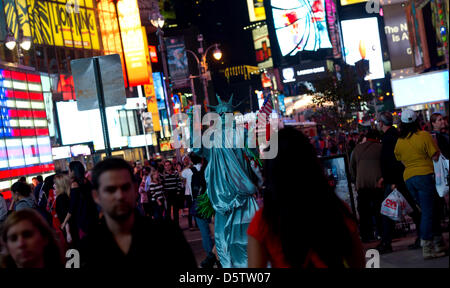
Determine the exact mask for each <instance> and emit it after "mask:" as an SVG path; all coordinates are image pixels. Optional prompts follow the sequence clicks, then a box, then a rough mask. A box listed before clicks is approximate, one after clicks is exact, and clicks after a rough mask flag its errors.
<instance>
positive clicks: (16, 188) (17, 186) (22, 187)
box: [11, 182, 32, 197]
mask: <svg viewBox="0 0 450 288" xmlns="http://www.w3.org/2000/svg"><path fill="white" fill-rule="evenodd" d="M11 191H12V192H13V193H18V194H19V195H20V196H22V197H28V196H30V194H31V192H32V191H31V187H30V185H28V184H25V183H23V182H16V183H14V184H13V185H12V186H11Z"/></svg>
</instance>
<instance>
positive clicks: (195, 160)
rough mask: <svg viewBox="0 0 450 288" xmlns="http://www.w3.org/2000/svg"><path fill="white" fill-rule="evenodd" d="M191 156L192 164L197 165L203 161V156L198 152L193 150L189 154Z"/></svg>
mask: <svg viewBox="0 0 450 288" xmlns="http://www.w3.org/2000/svg"><path fill="white" fill-rule="evenodd" d="M189 158H190V159H191V162H192V164H194V165H197V164H199V163H202V157H200V156H198V155H197V154H195V153H193V152H191V153H190V154H189Z"/></svg>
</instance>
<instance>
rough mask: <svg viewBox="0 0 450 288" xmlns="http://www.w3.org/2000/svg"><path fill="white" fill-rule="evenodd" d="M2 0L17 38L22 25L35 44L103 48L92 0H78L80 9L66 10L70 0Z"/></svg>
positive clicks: (9, 23)
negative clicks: (75, 10) (76, 10)
mask: <svg viewBox="0 0 450 288" xmlns="http://www.w3.org/2000/svg"><path fill="white" fill-rule="evenodd" d="M3 2H4V11H5V15H6V22H7V24H8V27H10V28H11V30H12V32H13V34H14V37H15V38H16V39H19V29H22V31H23V35H24V36H29V37H33V42H34V43H36V44H45V45H56V46H65V47H74V48H85V49H95V50H99V49H100V43H99V37H98V29H97V24H96V20H95V13H94V9H93V0H79V1H78V4H79V5H78V13H72V12H73V11H70V10H69V11H67V9H66V2H67V0H59V1H39V0H4V1H3ZM69 12H70V13H69Z"/></svg>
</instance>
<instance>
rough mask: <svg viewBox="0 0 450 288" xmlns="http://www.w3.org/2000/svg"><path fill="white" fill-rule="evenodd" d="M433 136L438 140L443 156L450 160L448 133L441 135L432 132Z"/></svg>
mask: <svg viewBox="0 0 450 288" xmlns="http://www.w3.org/2000/svg"><path fill="white" fill-rule="evenodd" d="M431 135H432V136H433V138H434V139H435V140H436V142H437V145H438V147H439V150H441V153H442V155H444V157H445V158H447V159H449V153H448V146H449V137H448V134H447V133H441V132H438V131H432V132H431Z"/></svg>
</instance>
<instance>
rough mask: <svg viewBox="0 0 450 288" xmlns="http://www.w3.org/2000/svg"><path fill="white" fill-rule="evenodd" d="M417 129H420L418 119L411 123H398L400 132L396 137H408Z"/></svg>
mask: <svg viewBox="0 0 450 288" xmlns="http://www.w3.org/2000/svg"><path fill="white" fill-rule="evenodd" d="M417 131H420V124H419V120H416V121H414V122H412V123H403V122H401V123H400V133H399V134H398V137H400V138H409V137H411V136H412V135H413V134H414V133H416V132H417Z"/></svg>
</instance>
